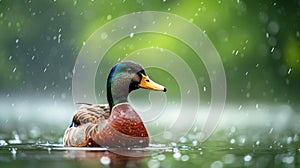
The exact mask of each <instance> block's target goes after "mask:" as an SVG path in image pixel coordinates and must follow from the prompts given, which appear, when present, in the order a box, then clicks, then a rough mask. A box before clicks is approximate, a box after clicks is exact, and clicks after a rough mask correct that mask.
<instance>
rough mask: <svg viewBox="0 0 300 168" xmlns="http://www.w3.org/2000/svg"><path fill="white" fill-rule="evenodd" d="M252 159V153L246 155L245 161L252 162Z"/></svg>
mask: <svg viewBox="0 0 300 168" xmlns="http://www.w3.org/2000/svg"><path fill="white" fill-rule="evenodd" d="M251 159H252V156H251V155H246V156H244V161H245V162H250V161H251Z"/></svg>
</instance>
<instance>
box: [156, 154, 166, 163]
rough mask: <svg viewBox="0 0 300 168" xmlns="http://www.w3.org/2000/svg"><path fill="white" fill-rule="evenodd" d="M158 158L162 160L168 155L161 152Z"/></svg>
mask: <svg viewBox="0 0 300 168" xmlns="http://www.w3.org/2000/svg"><path fill="white" fill-rule="evenodd" d="M157 159H158V160H160V161H162V160H165V159H166V156H165V155H164V154H160V155H158V156H157Z"/></svg>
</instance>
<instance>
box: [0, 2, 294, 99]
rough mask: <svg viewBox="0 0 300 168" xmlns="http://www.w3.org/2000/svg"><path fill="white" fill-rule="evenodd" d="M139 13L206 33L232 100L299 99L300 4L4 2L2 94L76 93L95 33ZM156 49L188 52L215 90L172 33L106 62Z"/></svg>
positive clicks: (0, 19) (122, 47)
mask: <svg viewBox="0 0 300 168" xmlns="http://www.w3.org/2000/svg"><path fill="white" fill-rule="evenodd" d="M139 11H163V12H170V13H173V14H177V15H179V16H181V17H183V18H185V19H187V20H189V21H191V22H192V23H194V24H195V25H197V26H198V27H199V28H201V29H202V30H203V31H205V32H206V34H207V35H208V37H209V38H210V39H211V41H212V42H213V44H214V45H215V47H216V48H217V50H218V52H219V53H220V56H221V57H222V61H223V64H224V67H225V72H226V77H227V82H228V92H227V93H228V96H227V98H228V100H233V101H236V100H239V101H240V100H241V101H258V100H266V101H275V102H278V101H280V102H284V103H290V102H291V100H298V98H299V97H298V96H297V92H295V91H294V90H297V88H298V85H299V82H300V77H299V76H300V69H299V67H300V66H299V59H300V58H299V56H300V51H299V48H300V47H299V44H300V39H299V38H300V32H299V26H300V23H299V19H297V18H299V15H300V12H299V11H300V10H299V3H298V1H296V0H292V1H290V2H273V1H247V0H237V1H236V0H229V1H223V0H215V1H208V0H206V1H196V0H194V1H180V0H174V1H170V0H167V1H161V0H156V1H144V0H138V1H129V0H124V1H121V0H112V1H101V0H92V1H76V0H73V1H67V0H48V1H34V0H21V1H9V0H1V1H0V29H1V31H0V37H1V38H0V39H1V40H0V46H1V48H0V49H1V51H0V66H1V67H0V88H1V90H3V91H4V92H6V93H9V92H11V91H15V92H23V91H29V92H31V91H37V92H41V91H43V92H44V91H45V92H61V91H63V92H67V93H70V88H71V79H72V70H73V66H74V62H75V59H76V57H77V55H78V53H79V51H80V49H81V47H82V46H83V44H84V43H85V41H86V40H87V39H88V38H89V36H90V35H91V34H92V33H93V32H95V31H96V30H97V29H98V28H100V27H101V26H103V25H104V24H106V23H108V22H110V21H111V20H113V19H115V18H117V17H119V16H122V15H125V14H129V13H132V12H139ZM182 31H184V30H182ZM147 41H151V43H148V42H147ZM151 46H155V47H160V48H166V49H169V50H171V51H172V52H175V53H176V54H178V55H180V56H181V57H182V58H183V59H184V60H185V61H187V63H188V64H189V65H190V66H191V67H192V70H193V72H194V73H195V74H196V76H201V77H199V78H198V79H197V80H198V82H199V83H201V84H202V85H205V86H207V87H208V88H209V87H210V84H209V78H208V76H207V74H206V71H205V67H204V66H203V65H201V66H199V65H198V64H195V59H194V58H195V53H193V51H191V49H190V48H189V47H188V46H186V45H185V44H183V43H182V42H180V41H178V40H176V39H173V38H170V37H166V36H164V35H159V34H153V33H149V34H148V33H143V34H140V35H135V37H134V38H133V39H130V38H126V39H124V40H121V41H120V42H119V43H117V44H116V45H115V46H113V47H112V48H111V49H110V50H109V51H108V53H107V54H106V55H105V58H106V60H108V61H109V62H114V61H116V60H118V59H120V58H123V57H125V56H126V54H130V53H132V52H134V51H135V50H137V49H141V48H145V47H151ZM193 55H194V56H193ZM101 67H103V68H109V66H108V65H104V66H101ZM15 68H16V70H14V69H15ZM104 76H105V75H104ZM101 80H103V79H101ZM157 80H160V79H157ZM45 88H46V89H45ZM174 88H175V87H174ZM200 90H201V89H200ZM175 95H176V94H175ZM207 98H209V96H207Z"/></svg>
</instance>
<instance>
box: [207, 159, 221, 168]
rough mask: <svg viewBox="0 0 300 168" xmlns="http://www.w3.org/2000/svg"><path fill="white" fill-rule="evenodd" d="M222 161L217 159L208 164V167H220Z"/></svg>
mask: <svg viewBox="0 0 300 168" xmlns="http://www.w3.org/2000/svg"><path fill="white" fill-rule="evenodd" d="M222 167H223V162H221V161H219V160H217V161H215V162H213V163H212V164H211V165H210V168H222Z"/></svg>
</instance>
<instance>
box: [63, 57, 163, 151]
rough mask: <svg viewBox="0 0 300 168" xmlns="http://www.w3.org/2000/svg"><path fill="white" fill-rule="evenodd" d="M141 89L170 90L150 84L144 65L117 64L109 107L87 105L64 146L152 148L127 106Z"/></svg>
mask: <svg viewBox="0 0 300 168" xmlns="http://www.w3.org/2000/svg"><path fill="white" fill-rule="evenodd" d="M139 88H144V89H151V90H159V91H164V92H166V90H167V89H166V88H165V87H163V86H161V85H159V84H157V83H155V82H153V81H152V80H150V79H149V77H148V76H147V75H146V73H145V71H144V69H143V67H142V66H141V65H139V64H137V63H134V62H121V63H118V64H116V65H115V66H114V67H113V68H112V69H111V71H110V73H109V76H108V79H107V100H108V103H109V105H108V104H83V105H82V106H81V107H80V108H79V110H78V111H77V112H76V113H75V114H74V117H73V121H72V124H71V126H70V128H68V129H67V130H66V131H65V134H64V146H103V147H135V146H137V147H145V146H148V144H149V137H148V133H147V130H146V128H145V126H144V124H143V122H142V120H141V118H140V117H139V115H138V114H137V112H136V111H135V110H134V109H133V108H132V107H131V106H130V104H129V103H128V102H127V96H128V94H129V93H130V92H131V91H133V90H136V89H139Z"/></svg>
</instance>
